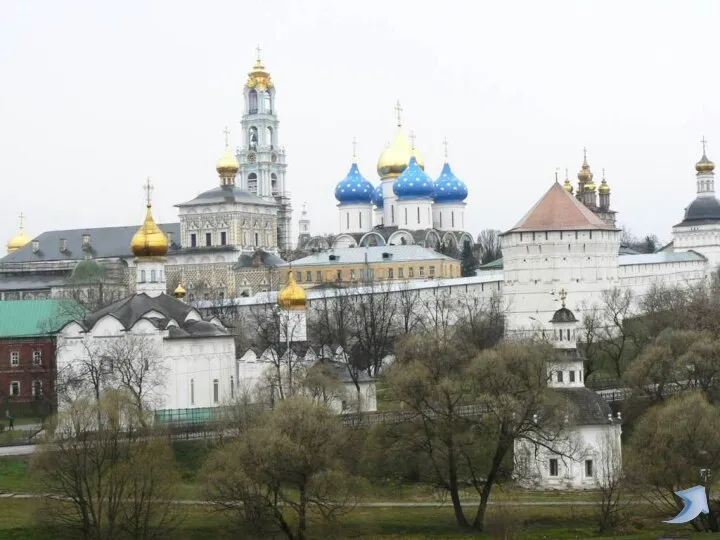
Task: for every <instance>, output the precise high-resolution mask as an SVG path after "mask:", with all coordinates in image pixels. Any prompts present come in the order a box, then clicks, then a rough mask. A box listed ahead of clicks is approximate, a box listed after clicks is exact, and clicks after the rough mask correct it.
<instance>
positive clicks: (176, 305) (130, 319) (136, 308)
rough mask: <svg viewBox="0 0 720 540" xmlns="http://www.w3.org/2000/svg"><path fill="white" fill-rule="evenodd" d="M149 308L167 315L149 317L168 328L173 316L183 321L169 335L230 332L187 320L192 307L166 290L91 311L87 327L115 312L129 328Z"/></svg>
mask: <svg viewBox="0 0 720 540" xmlns="http://www.w3.org/2000/svg"><path fill="white" fill-rule="evenodd" d="M149 311H157V312H158V313H161V314H162V315H164V318H158V317H153V318H147V320H149V321H150V322H152V323H153V324H154V325H155V326H156V327H157V328H160V329H165V328H167V324H168V322H170V320H171V319H173V320H175V322H177V323H178V325H180V328H175V327H172V326H171V327H170V328H169V329H168V337H170V338H188V337H215V336H226V335H228V333H227V331H225V330H223V329H221V328H219V327H218V326H216V325H214V324H212V323H210V322H207V321H196V320H189V321H186V320H185V318H186V317H187V316H188V314H189V313H190V312H191V311H193V308H192V307H191V306H188V305H187V304H185V303H184V302H182V301H180V300H178V299H177V298H174V297H172V296H168V295H167V294H160V295H158V296H148V295H147V294H144V293H141V294H134V295H132V296H129V297H127V298H123V299H122V300H118V301H117V302H114V303H112V304H110V305H109V306H107V307H104V308H102V309H99V310H97V311H94V312H93V313H90V314H89V315H88V316H87V317H86V318H85V321H84V324H85V327H86V328H92V327H93V326H94V325H95V324H96V323H97V322H98V321H99V320H100V319H101V318H103V317H105V316H106V315H112V316H113V317H115V318H116V319H117V320H118V321H119V322H120V324H122V325H123V327H124V328H125V329H129V328H131V327H132V326H133V325H134V324H135V323H136V322H138V321H139V320H140V319H142V318H143V315H145V314H146V313H148V312H149Z"/></svg>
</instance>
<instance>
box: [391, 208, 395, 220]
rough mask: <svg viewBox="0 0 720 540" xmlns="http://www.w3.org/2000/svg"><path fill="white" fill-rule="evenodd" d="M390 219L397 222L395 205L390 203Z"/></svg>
mask: <svg viewBox="0 0 720 540" xmlns="http://www.w3.org/2000/svg"><path fill="white" fill-rule="evenodd" d="M390 221H391V223H395V207H394V206H393V205H390Z"/></svg>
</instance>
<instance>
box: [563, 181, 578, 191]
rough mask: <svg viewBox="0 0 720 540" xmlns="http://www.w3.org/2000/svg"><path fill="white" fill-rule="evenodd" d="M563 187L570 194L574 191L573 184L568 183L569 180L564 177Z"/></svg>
mask: <svg viewBox="0 0 720 540" xmlns="http://www.w3.org/2000/svg"><path fill="white" fill-rule="evenodd" d="M563 187H564V188H565V191H567V192H568V193H570V194H572V192H573V191H575V190H574V189H573V185H572V184H571V183H570V180H568V179H567V178H566V179H565V182H564V183H563Z"/></svg>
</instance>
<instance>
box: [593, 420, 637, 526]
mask: <svg viewBox="0 0 720 540" xmlns="http://www.w3.org/2000/svg"><path fill="white" fill-rule="evenodd" d="M599 451H600V455H599V458H600V459H599V460H598V471H597V473H598V476H597V477H596V479H595V480H596V481H595V483H596V486H597V494H598V502H599V505H598V512H597V515H596V519H597V525H598V532H600V533H607V532H611V531H614V530H616V529H617V528H618V527H619V526H620V525H622V524H623V523H624V522H625V520H626V519H627V517H628V513H627V510H628V500H627V496H628V494H629V491H628V489H627V486H626V482H625V476H624V474H623V470H622V450H621V446H620V437H618V436H615V434H614V433H612V432H611V431H609V430H606V431H605V433H604V434H603V436H602V438H601V439H600V448H599Z"/></svg>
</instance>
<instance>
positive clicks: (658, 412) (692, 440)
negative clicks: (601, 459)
mask: <svg viewBox="0 0 720 540" xmlns="http://www.w3.org/2000/svg"><path fill="white" fill-rule="evenodd" d="M625 454H626V456H628V459H626V463H625V469H626V471H627V472H628V475H629V477H630V479H631V480H632V482H633V484H634V485H635V486H636V487H637V488H638V492H639V493H640V494H641V495H642V496H643V497H644V498H645V499H646V500H647V501H648V503H649V504H651V505H653V506H654V507H655V508H657V509H658V510H659V511H660V512H663V513H664V514H667V515H675V514H676V513H677V512H678V511H679V510H681V509H682V508H683V506H684V505H683V502H682V501H681V500H680V499H679V498H678V497H677V496H676V495H675V492H676V491H679V490H681V489H686V488H687V487H688V486H692V485H695V484H698V483H700V482H699V480H700V478H701V475H700V472H701V470H702V469H712V470H717V469H718V467H720V409H718V407H717V406H715V405H712V404H711V403H709V402H708V401H707V399H706V398H705V397H704V396H703V395H702V394H701V393H699V392H691V393H686V394H682V395H679V396H674V397H672V398H670V399H669V400H667V402H665V403H663V404H660V405H657V406H655V407H652V408H651V409H650V410H649V411H648V412H647V413H646V414H645V415H644V416H643V417H642V419H641V420H640V421H639V422H638V424H637V426H636V427H635V430H634V431H633V434H632V436H631V438H630V442H629V445H628V451H627V452H626V453H625ZM708 495H709V497H708V498H709V499H710V500H709V501H708V508H709V509H710V514H709V515H701V516H700V517H699V518H698V519H695V520H694V521H693V522H692V525H693V527H695V528H696V529H697V530H703V531H712V532H718V531H720V527H718V520H717V516H718V512H720V501H718V500H714V499H712V494H708Z"/></svg>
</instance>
